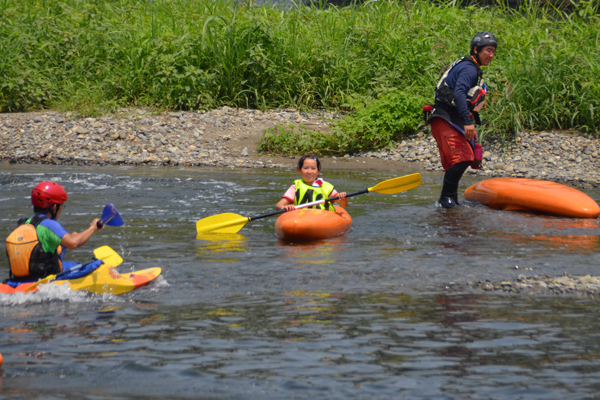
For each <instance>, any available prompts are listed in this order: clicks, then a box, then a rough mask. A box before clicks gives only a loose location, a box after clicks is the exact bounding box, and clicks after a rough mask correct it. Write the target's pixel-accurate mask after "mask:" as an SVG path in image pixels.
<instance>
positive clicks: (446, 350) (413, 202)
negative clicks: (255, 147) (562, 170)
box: [0, 165, 600, 400]
mask: <svg viewBox="0 0 600 400" xmlns="http://www.w3.org/2000/svg"><path fill="white" fill-rule="evenodd" d="M42 171H43V172H42ZM323 172H324V177H325V178H326V179H327V180H329V181H331V182H333V183H334V184H335V185H336V187H337V188H338V189H339V190H343V191H346V192H348V193H351V192H356V191H360V190H363V189H365V188H367V187H371V186H374V185H375V184H376V183H378V182H380V181H382V180H384V179H388V178H392V177H395V176H401V175H406V174H409V173H412V172H414V171H412V170H406V171H395V172H362V171H353V172H347V171H323ZM422 175H423V184H422V185H421V186H420V187H419V188H416V189H413V190H411V191H408V192H403V193H399V194H396V195H381V194H376V193H372V194H369V195H361V196H357V197H354V198H352V199H350V205H349V207H348V210H349V212H350V214H351V215H352V217H353V228H352V230H351V231H350V232H349V233H348V234H346V235H345V236H343V237H339V238H333V239H329V240H325V241H322V242H319V243H314V244H293V243H291V244H290V243H283V242H280V241H279V240H278V239H277V238H276V237H275V235H274V229H273V224H274V222H275V217H273V218H266V219H261V220H257V221H253V222H250V223H248V224H247V225H246V226H245V227H244V228H243V229H242V230H241V231H240V232H239V234H235V235H209V236H205V237H201V238H196V232H195V223H196V221H197V220H198V219H201V218H204V217H207V216H211V215H215V214H219V213H224V212H234V213H237V214H241V215H244V216H256V215H261V214H266V213H268V212H271V211H272V210H273V206H274V204H275V203H276V202H277V201H278V199H279V198H280V196H281V195H282V194H283V192H284V191H285V189H286V188H287V187H288V186H289V185H290V184H291V182H292V180H293V179H296V173H295V171H284V170H233V169H222V170H219V169H201V168H180V169H178V168H162V167H161V168H141V167H140V168H131V167H121V168H119V167H114V168H106V167H102V168H97V167H90V168H82V167H51V166H44V167H43V168H42V167H40V166H22V165H2V166H0V234H1V235H3V237H6V236H8V234H9V233H10V231H11V230H12V229H14V226H15V221H16V220H17V219H18V218H19V217H22V216H28V215H29V213H30V205H29V204H30V203H29V193H30V190H31V188H32V187H33V186H34V185H35V184H36V183H37V182H40V181H42V180H54V181H58V182H60V183H61V184H62V185H63V186H65V188H66V189H67V192H68V194H69V201H68V206H67V208H66V210H65V212H64V213H63V215H62V216H61V218H60V221H61V223H62V224H63V225H64V226H65V227H66V228H67V230H69V231H73V230H76V231H78V230H82V229H85V228H86V227H87V226H88V225H89V223H90V222H91V220H92V219H93V218H95V217H99V216H100V215H101V213H102V209H103V207H104V205H105V204H106V203H113V204H115V206H116V207H117V209H118V210H119V211H120V212H121V214H122V216H123V218H124V220H125V222H126V225H125V226H123V227H106V228H105V229H104V230H102V231H101V232H99V233H98V234H96V235H94V236H93V237H92V238H91V239H90V241H89V242H88V244H87V245H86V246H85V247H83V248H81V249H78V250H75V251H73V252H71V253H69V257H68V258H69V259H71V260H74V261H86V260H88V259H90V258H91V253H92V249H93V248H95V247H100V246H103V245H109V246H111V247H112V248H113V249H115V250H116V251H117V252H119V253H120V254H121V255H122V256H123V258H124V259H125V262H124V263H123V264H122V265H121V266H120V267H119V268H118V269H119V271H120V272H121V273H123V272H129V271H134V270H139V269H144V268H150V267H155V266H159V267H161V268H162V275H161V276H160V277H159V278H158V279H157V280H156V281H154V282H152V283H151V284H150V285H148V286H146V287H143V288H140V289H137V290H136V291H134V292H131V293H129V294H126V295H124V296H120V297H116V296H112V295H91V294H87V293H82V292H74V291H70V290H68V289H67V288H64V287H58V286H56V285H45V286H43V287H41V289H40V291H39V292H38V293H35V294H27V295H23V294H18V295H0V353H1V354H2V355H3V357H4V364H3V365H2V367H0V398H3V399H4V398H6V399H75V398H77V399H115V398H116V399H155V398H170V399H172V398H181V399H184V398H201V399H282V398H286V399H287V398H294V399H315V398H319V399H321V398H322V399H364V398H369V399H389V398H400V399H485V398H494V399H511V400H513V399H519V398H527V399H545V400H547V399H588V398H596V396H597V393H598V391H599V389H600V358H599V357H600V340H599V338H598V336H599V334H598V332H599V331H600V313H599V311H598V310H599V308H598V305H599V303H598V300H597V299H594V298H584V297H566V296H562V297H559V296H554V297H543V296H539V295H536V296H531V295H527V294H524V295H518V296H517V295H512V296H498V295H493V294H492V295H491V294H487V293H485V292H480V291H474V290H465V289H453V287H454V286H453V285H452V283H466V282H469V281H476V280H485V279H490V280H492V281H498V280H501V279H512V280H514V279H515V278H516V277H517V275H518V274H522V273H524V274H527V275H535V274H539V275H561V274H562V273H565V272H566V273H570V274H575V275H586V274H590V275H598V265H599V262H600V255H599V252H598V250H599V248H600V241H599V240H598V237H599V236H598V235H599V233H600V229H599V227H598V223H597V221H596V220H593V221H590V220H587V221H586V220H571V219H564V218H555V217H544V216H533V215H527V214H522V213H515V212H501V211H494V210H490V209H488V208H486V207H483V206H480V205H474V204H471V205H469V206H465V207H461V208H458V209H455V210H452V211H444V210H438V209H436V208H434V206H433V204H434V201H435V199H436V198H437V196H438V193H439V185H440V181H441V178H442V176H441V174H440V173H431V174H428V173H423V174H422ZM477 180H479V178H477V177H465V178H464V179H463V182H462V185H463V187H466V185H467V184H472V183H474V182H476V181H477ZM588 194H589V195H590V196H592V197H593V198H594V199H595V200H599V199H600V192H597V191H592V192H588ZM517 267H518V268H517ZM0 275H1V276H2V278H4V277H7V276H8V263H7V260H6V258H5V257H1V258H0ZM459 287H464V286H459Z"/></svg>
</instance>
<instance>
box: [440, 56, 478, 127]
mask: <svg viewBox="0 0 600 400" xmlns="http://www.w3.org/2000/svg"><path fill="white" fill-rule="evenodd" d="M478 81H479V75H478V72H477V67H476V66H475V65H474V64H473V63H471V62H464V61H463V62H461V63H459V64H458V65H456V67H454V68H453V69H452V71H450V73H449V74H448V76H447V77H446V83H447V84H448V87H450V88H451V89H454V104H456V111H457V112H458V114H459V116H460V120H461V121H462V125H463V126H464V125H473V118H472V117H471V114H470V113H469V107H468V105H467V93H469V90H470V89H471V88H472V87H474V86H477V83H478Z"/></svg>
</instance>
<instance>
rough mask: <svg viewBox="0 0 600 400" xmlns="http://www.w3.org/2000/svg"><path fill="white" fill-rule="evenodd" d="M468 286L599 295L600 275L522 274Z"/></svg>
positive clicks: (502, 289)
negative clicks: (555, 275) (513, 277)
mask: <svg viewBox="0 0 600 400" xmlns="http://www.w3.org/2000/svg"><path fill="white" fill-rule="evenodd" d="M467 286H468V287H471V288H473V289H480V290H484V291H486V292H498V293H522V294H531V295H533V294H542V295H544V294H545V295H550V294H552V295H562V294H566V295H569V294H570V295H577V296H581V295H584V296H590V297H598V296H599V295H600V277H598V276H590V275H585V276H573V275H567V274H565V275H563V276H559V277H552V276H548V275H543V276H539V275H533V276H526V275H524V274H520V275H519V276H518V277H517V280H515V281H499V282H490V281H483V282H482V281H477V282H467ZM446 288H447V289H452V290H454V289H456V287H455V285H454V284H450V285H448V286H446Z"/></svg>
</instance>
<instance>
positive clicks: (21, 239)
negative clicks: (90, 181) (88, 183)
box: [6, 182, 99, 282]
mask: <svg viewBox="0 0 600 400" xmlns="http://www.w3.org/2000/svg"><path fill="white" fill-rule="evenodd" d="M65 201H67V192H66V191H65V189H64V188H63V187H62V186H61V185H59V184H58V183H55V182H41V183H39V184H38V185H36V186H35V187H34V188H33V190H32V191H31V204H33V212H34V214H33V215H32V216H31V218H28V219H26V220H22V221H19V227H18V228H17V229H15V230H14V231H13V233H11V235H10V236H9V237H8V239H6V254H7V255H8V260H9V264H10V279H11V280H13V281H23V282H28V281H32V280H37V279H40V278H45V277H46V276H48V275H50V274H58V273H59V272H61V271H63V267H62V259H63V257H64V251H62V248H63V247H66V248H68V249H77V248H79V247H81V246H83V245H84V244H85V243H86V242H87V241H88V239H89V238H90V237H91V236H92V234H94V233H95V232H96V231H98V229H99V228H98V226H97V223H98V221H99V220H98V219H94V220H93V221H92V223H91V225H90V227H89V228H87V229H86V230H84V231H83V232H79V233H77V232H73V233H69V232H67V231H66V230H65V229H64V228H63V227H62V225H61V224H60V223H59V222H58V221H57V220H58V218H59V217H60V215H61V214H62V211H63V209H64V207H65V204H64V203H65Z"/></svg>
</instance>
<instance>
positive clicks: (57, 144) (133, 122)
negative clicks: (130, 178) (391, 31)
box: [0, 107, 600, 189]
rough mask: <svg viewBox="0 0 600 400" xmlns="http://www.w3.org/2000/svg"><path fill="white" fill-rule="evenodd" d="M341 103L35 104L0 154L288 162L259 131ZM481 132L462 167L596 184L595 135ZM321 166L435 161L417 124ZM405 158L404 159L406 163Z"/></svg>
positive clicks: (96, 160)
mask: <svg viewBox="0 0 600 400" xmlns="http://www.w3.org/2000/svg"><path fill="white" fill-rule="evenodd" d="M342 117H343V115H342V114H340V113H335V112H329V111H319V110H316V111H313V112H309V113H305V112H299V111H297V110H294V109H289V110H271V111H265V112H263V111H258V110H245V109H233V108H230V107H222V108H219V109H215V110H211V111H208V112H164V113H160V114H153V113H151V112H149V111H148V110H145V109H124V110H122V111H121V112H120V113H119V114H117V115H115V116H105V117H100V118H81V117H77V116H75V115H73V114H72V113H60V112H57V111H42V112H31V113H14V114H0V162H2V163H7V162H8V163H24V164H42V165H43V164H55V165H82V166H83V165H95V166H102V165H163V166H169V165H171V166H204V167H231V168H295V161H296V160H297V159H298V158H299V157H297V156H296V157H286V156H274V155H268V154H259V153H258V152H257V150H256V146H257V144H258V141H259V139H260V137H262V134H263V131H264V130H265V129H267V128H269V127H272V126H275V125H296V126H297V125H300V124H302V125H303V126H304V127H305V128H307V129H311V130H319V131H321V132H327V131H328V130H329V126H330V125H331V124H332V123H335V121H337V120H339V119H341V118H342ZM486 139H489V138H484V140H483V149H484V163H483V164H484V167H483V169H482V170H472V169H470V168H469V169H468V170H467V172H466V174H472V175H478V176H481V177H486V178H489V177H523V178H532V179H542V180H550V181H556V182H559V183H563V184H566V185H569V186H573V187H576V188H579V189H586V188H598V187H600V174H599V173H598V172H597V171H598V170H600V168H599V167H600V156H599V149H600V141H599V140H598V139H597V138H594V137H592V136H590V135H574V134H572V133H570V132H555V131H542V132H529V131H526V132H521V134H520V136H519V137H517V138H516V139H515V140H514V141H512V142H508V143H506V144H505V146H506V147H505V148H502V144H501V143H498V142H489V141H488V140H486ZM321 158H322V160H324V162H325V163H326V165H327V169H338V170H339V169H356V170H387V171H390V170H396V169H399V170H406V169H407V167H413V169H414V170H415V172H418V171H419V170H425V171H440V172H441V171H442V167H441V164H440V162H439V153H438V150H437V146H436V143H435V140H434V139H433V138H432V137H431V136H430V135H427V134H426V133H425V132H419V133H418V134H416V135H415V136H413V137H411V138H408V139H404V140H401V141H399V142H397V143H396V146H395V148H393V149H382V150H377V151H368V152H363V153H358V154H353V155H345V156H343V157H335V156H332V157H321ZM411 164H412V165H411Z"/></svg>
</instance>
